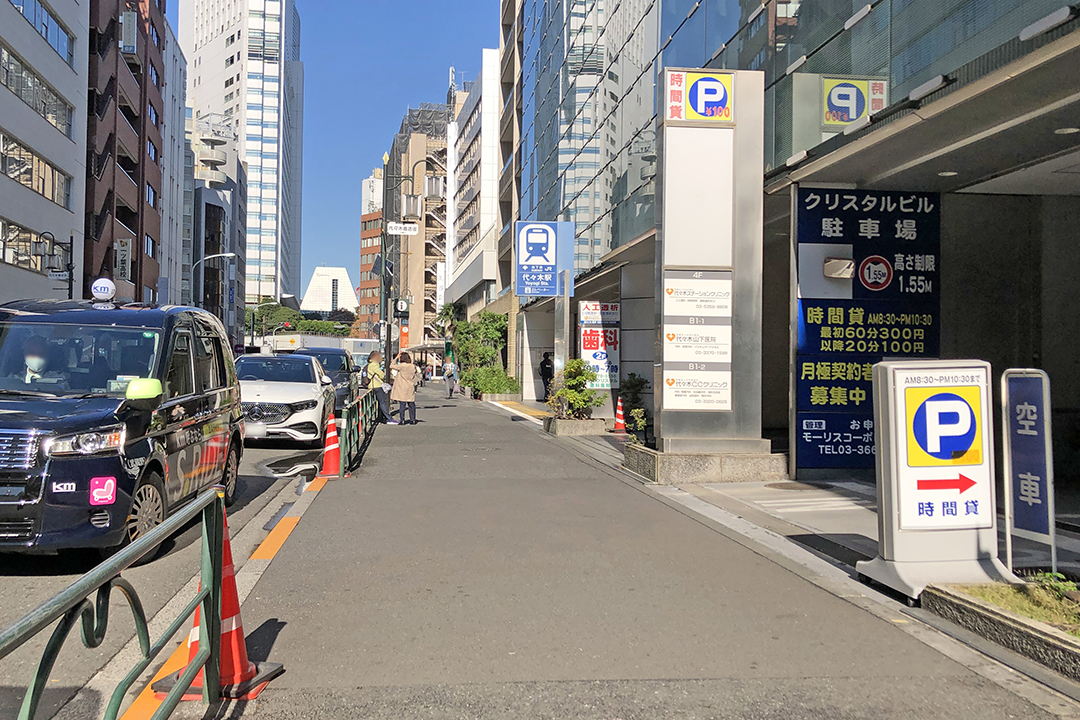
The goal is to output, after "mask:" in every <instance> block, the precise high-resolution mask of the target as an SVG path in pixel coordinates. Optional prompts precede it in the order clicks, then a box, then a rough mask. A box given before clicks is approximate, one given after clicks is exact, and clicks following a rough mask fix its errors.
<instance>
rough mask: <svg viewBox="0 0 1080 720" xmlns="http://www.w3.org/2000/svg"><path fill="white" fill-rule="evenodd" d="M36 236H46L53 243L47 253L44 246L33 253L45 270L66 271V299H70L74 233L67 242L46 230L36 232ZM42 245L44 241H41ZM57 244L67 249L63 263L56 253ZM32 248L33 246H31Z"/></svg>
mask: <svg viewBox="0 0 1080 720" xmlns="http://www.w3.org/2000/svg"><path fill="white" fill-rule="evenodd" d="M38 237H40V238H42V239H43V240H44V238H45V237H48V238H49V240H50V241H51V242H52V244H53V252H51V253H49V254H48V255H46V254H45V248H44V247H42V248H41V252H40V253H34V254H35V255H39V256H41V258H42V259H43V261H44V263H45V269H47V270H65V271H66V272H67V291H68V300H72V299H73V298H74V295H75V233H72V234H71V236H70V237H69V238H68V241H67V243H64V242H61V241H60V240H57V239H56V236H55V235H53V234H52V233H51V232H49V231H48V230H46V231H45V232H43V233H38ZM42 245H44V243H42ZM57 245H59V246H60V247H62V248H65V249H66V250H67V262H66V263H64V262H63V261H62V260H61V259H60V256H59V255H57V254H56V249H55V248H56V246H57ZM31 249H33V248H31Z"/></svg>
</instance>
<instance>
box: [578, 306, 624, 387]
mask: <svg viewBox="0 0 1080 720" xmlns="http://www.w3.org/2000/svg"><path fill="white" fill-rule="evenodd" d="M619 321H620V317H619V303H601V302H579V303H578V325H579V328H580V330H579V343H578V350H579V352H580V357H581V359H582V360H584V361H585V362H586V363H588V365H589V367H590V368H592V370H593V372H595V373H596V379H595V380H593V381H592V382H590V383H588V387H589V388H591V389H593V390H610V389H611V388H617V387H619V343H620V340H621V339H622V338H621V337H620V333H619Z"/></svg>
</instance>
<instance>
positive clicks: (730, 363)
mask: <svg viewBox="0 0 1080 720" xmlns="http://www.w3.org/2000/svg"><path fill="white" fill-rule="evenodd" d="M657 88H658V93H659V97H658V107H659V108H660V113H659V116H658V125H659V127H658V135H659V153H658V154H659V158H660V161H659V167H658V174H657V195H656V197H657V213H656V218H657V220H656V260H655V267H656V277H655V297H656V305H655V327H656V328H657V335H656V341H655V360H654V367H655V373H654V378H653V386H654V387H655V388H657V392H656V393H655V395H654V403H655V405H654V411H655V412H654V417H655V427H656V435H657V449H658V450H660V451H662V452H665V453H691V454H693V453H709V454H767V453H769V452H770V443H769V441H768V440H765V439H763V438H762V437H761V313H762V309H761V302H762V300H761V278H762V232H763V206H762V198H763V187H762V185H763V178H762V172H761V168H762V167H763V166H764V160H763V158H764V74H763V73H761V72H756V71H729V72H718V71H705V70H696V69H677V68H667V69H665V71H664V73H663V81H662V82H660V83H658V84H657ZM735 339H737V342H735Z"/></svg>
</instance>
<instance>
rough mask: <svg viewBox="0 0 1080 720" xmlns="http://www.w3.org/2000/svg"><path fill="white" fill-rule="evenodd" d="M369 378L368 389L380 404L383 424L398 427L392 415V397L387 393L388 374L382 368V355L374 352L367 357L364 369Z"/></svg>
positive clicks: (376, 351)
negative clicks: (386, 380)
mask: <svg viewBox="0 0 1080 720" xmlns="http://www.w3.org/2000/svg"><path fill="white" fill-rule="evenodd" d="M364 372H365V374H366V375H367V377H368V387H369V388H371V391H372V392H373V393H375V399H376V400H377V401H378V403H379V410H380V411H381V412H382V416H383V422H385V423H386V424H387V425H397V424H398V421H397V420H395V419H394V418H393V416H392V415H391V414H390V396H389V395H387V393H386V382H385V379H386V372H385V371H384V370H383V368H382V353H381V352H379V351H378V350H372V351H371V352H369V353H368V356H367V367H366V368H365V369H364Z"/></svg>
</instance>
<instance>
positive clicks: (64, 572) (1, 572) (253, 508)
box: [0, 443, 319, 720]
mask: <svg viewBox="0 0 1080 720" xmlns="http://www.w3.org/2000/svg"><path fill="white" fill-rule="evenodd" d="M318 456H319V453H318V451H310V450H304V449H297V448H292V447H289V446H285V445H284V444H281V443H278V444H276V445H275V446H271V445H269V444H264V445H262V446H261V447H248V448H247V449H246V450H245V452H244V457H243V460H242V461H241V466H240V481H239V484H238V486H237V501H236V503H235V504H234V505H233V507H231V508H230V509H229V529H230V531H231V533H232V535H233V536H235V535H236V534H237V533H239V532H240V530H241V529H243V527H244V526H245V525H246V524H247V523H248V521H250V520H251V519H252V518H253V517H254V516H255V515H256V514H257V513H258V512H259V511H260V510H261V509H262V508H263V507H264V506H265V505H266V503H267V502H268V501H269V500H270V499H272V498H273V497H274V496H275V495H277V493H278V492H279V491H280V490H281V489H282V487H284V486H285V485H286V484H287V483H289V482H290V481H291V480H293V479H295V474H288V473H287V470H288V468H290V467H291V466H293V465H300V466H301V467H303V466H306V465H308V464H309V463H310V462H313V461H316V460H318ZM274 470H277V471H278V472H282V473H283V476H281V477H275V475H274ZM200 533H201V530H200V525H199V523H198V521H197V520H195V521H193V522H191V523H190V524H189V525H188V526H187V527H186V528H185V529H184V530H183V531H181V532H180V533H179V534H177V535H175V536H173V538H171V539H170V540H169V541H168V542H167V543H166V545H165V546H164V548H163V552H162V554H161V555H160V556H159V557H158V558H157V559H155V560H153V561H152V562H150V563H148V564H147V565H144V566H142V567H136V568H132V569H130V570H128V571H125V572H124V577H125V578H127V579H128V580H129V581H130V582H131V583H132V584H133V585H134V586H135V589H136V591H137V592H138V593H139V597H140V599H141V600H142V603H143V606H144V608H145V610H146V614H147V617H148V618H150V617H153V615H154V613H156V612H157V611H158V610H159V609H161V607H162V606H163V605H164V604H165V603H166V602H168V601H169V600H170V599H171V598H172V597H173V595H175V594H176V592H177V591H178V590H179V589H180V588H182V587H183V586H184V584H185V583H187V582H188V580H190V579H191V577H192V576H193V575H195V574H196V573H197V572H198V569H199V549H200V537H201V535H200ZM96 562H98V558H97V556H96V554H94V553H89V552H69V553H63V554H60V555H51V556H49V555H43V556H25V555H11V554H0V627H6V626H8V625H9V624H11V623H12V622H14V621H15V620H18V619H19V618H20V617H22V616H23V615H25V614H26V613H27V612H29V611H30V610H31V609H33V608H34V607H36V606H37V605H39V604H41V603H42V602H44V601H45V600H47V599H48V598H50V597H52V596H53V595H55V594H56V593H58V592H60V591H61V590H63V589H64V588H65V587H67V586H68V585H69V584H71V582H73V581H74V580H76V579H77V578H78V577H79V576H80V575H81V574H83V573H85V572H87V571H88V570H90V569H91V568H92V567H93V566H94V565H95V563H96ZM134 632H135V626H134V623H133V621H132V616H131V611H130V610H129V609H128V605H127V602H126V601H125V600H124V598H123V596H122V595H121V594H120V593H114V594H113V596H112V597H111V599H110V612H109V626H108V632H107V633H106V636H105V641H104V643H102V645H101V646H100V647H98V648H96V649H93V650H89V649H87V648H84V647H83V645H82V643H81V641H80V639H79V637H78V630H74V631H73V632H72V633H71V635H70V636H69V638H68V641H67V642H66V643H65V645H64V648H63V650H62V651H61V654H60V657H59V659H58V661H57V664H56V667H55V669H54V670H53V673H52V675H51V681H50V684H49V687H48V689H47V690H46V693H45V695H44V701H43V703H42V706H41V708H40V710H39V712H38V717H39V718H48V717H51V716H52V714H53V713H54V712H55V711H56V710H57V709H58V708H59V707H60V706H61V705H62V704H63V703H64V702H66V701H67V700H68V698H70V697H71V696H72V695H73V694H74V693H75V692H76V691H77V690H78V689H79V688H80V687H82V685H84V684H85V683H86V681H87V680H88V679H89V678H91V677H92V676H93V675H94V674H95V673H96V672H97V671H98V670H99V669H100V668H101V667H102V666H103V665H104V664H105V663H106V662H108V660H109V659H110V658H111V657H112V656H113V655H114V654H115V653H116V652H117V651H118V650H119V649H120V648H121V647H123V645H124V644H125V643H126V642H128V640H130V639H131V638H132V637H133V636H134ZM47 638H48V634H47V633H42V634H39V636H38V637H37V638H35V640H34V641H32V642H30V643H28V644H27V645H26V646H24V647H23V648H21V649H20V650H18V651H16V652H15V653H14V654H12V655H11V656H9V657H7V658H5V659H4V660H2V661H0V719H2V720H6V719H7V718H15V717H16V716H17V714H18V710H19V705H20V703H21V702H22V697H23V695H24V694H25V691H26V685H27V683H28V682H29V680H30V678H31V677H32V676H33V673H34V669H35V667H36V666H37V663H38V661H39V659H40V657H41V652H42V650H43V648H44V646H45V642H46V640H47Z"/></svg>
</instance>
